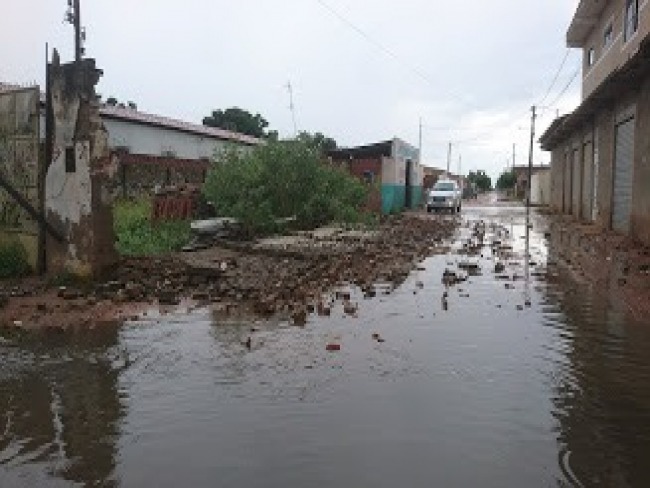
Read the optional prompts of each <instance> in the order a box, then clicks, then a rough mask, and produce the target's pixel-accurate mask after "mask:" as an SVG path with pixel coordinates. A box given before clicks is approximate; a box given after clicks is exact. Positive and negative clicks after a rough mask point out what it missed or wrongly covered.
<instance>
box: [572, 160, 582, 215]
mask: <svg viewBox="0 0 650 488" xmlns="http://www.w3.org/2000/svg"><path fill="white" fill-rule="evenodd" d="M572 159H573V176H572V183H571V184H572V186H573V187H572V189H571V194H572V202H571V203H572V205H571V207H572V208H571V213H572V214H573V215H575V216H576V217H580V205H581V203H582V202H581V201H580V190H581V181H582V168H581V167H582V165H581V164H580V162H581V160H580V151H578V150H577V149H575V150H574V151H573V158H572Z"/></svg>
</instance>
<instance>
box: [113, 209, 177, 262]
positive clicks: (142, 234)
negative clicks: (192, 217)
mask: <svg viewBox="0 0 650 488" xmlns="http://www.w3.org/2000/svg"><path fill="white" fill-rule="evenodd" d="M113 216H114V218H113V220H114V228H115V236H116V243H115V247H116V249H117V251H118V252H119V253H120V254H122V255H125V256H146V255H159V254H167V253H170V252H174V251H178V250H180V248H181V247H182V246H183V245H184V244H186V243H187V242H188V240H189V238H190V223H189V222H187V221H181V222H179V221H176V222H159V223H155V224H154V223H153V222H152V221H151V200H149V199H140V200H121V201H118V202H117V203H116V204H115V206H114V208H113Z"/></svg>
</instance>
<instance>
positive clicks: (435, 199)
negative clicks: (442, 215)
mask: <svg viewBox="0 0 650 488" xmlns="http://www.w3.org/2000/svg"><path fill="white" fill-rule="evenodd" d="M461 202H462V195H461V192H460V188H458V184H457V183H456V182H455V181H453V180H439V181H438V182H437V183H436V184H435V185H433V188H432V189H431V190H430V191H429V195H428V196H427V212H433V211H434V210H440V209H447V210H451V211H452V212H454V213H455V212H460V209H461V205H462V203H461Z"/></svg>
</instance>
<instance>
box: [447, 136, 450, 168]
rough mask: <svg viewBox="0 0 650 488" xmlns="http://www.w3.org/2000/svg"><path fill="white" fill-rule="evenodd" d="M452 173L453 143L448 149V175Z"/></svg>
mask: <svg viewBox="0 0 650 488" xmlns="http://www.w3.org/2000/svg"><path fill="white" fill-rule="evenodd" d="M450 172H451V142H450V143H449V148H448V149H447V174H448V175H449V174H450Z"/></svg>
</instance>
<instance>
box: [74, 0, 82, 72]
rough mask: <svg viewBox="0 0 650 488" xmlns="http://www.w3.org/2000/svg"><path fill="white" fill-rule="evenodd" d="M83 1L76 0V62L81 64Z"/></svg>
mask: <svg viewBox="0 0 650 488" xmlns="http://www.w3.org/2000/svg"><path fill="white" fill-rule="evenodd" d="M80 2H81V0H74V60H75V61H76V62H77V63H79V62H80V61H81V56H82V55H83V47H82V46H81V8H80Z"/></svg>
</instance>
